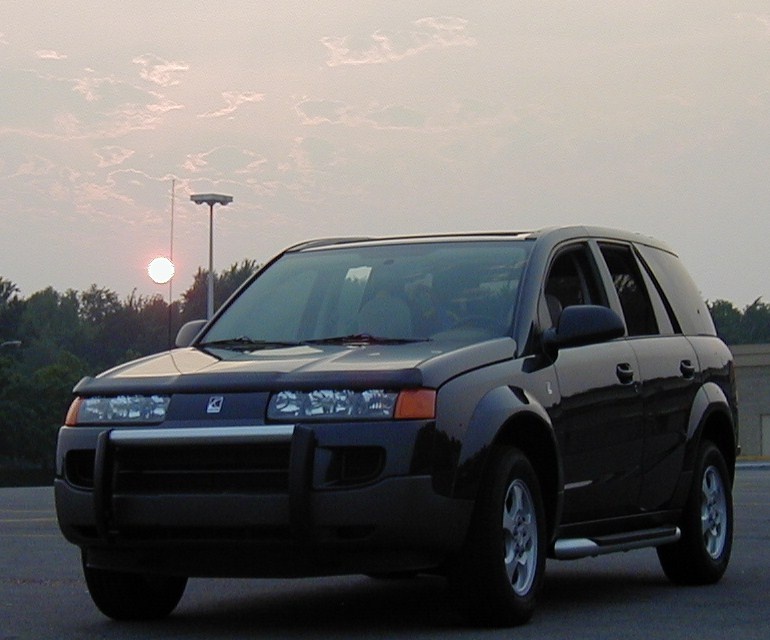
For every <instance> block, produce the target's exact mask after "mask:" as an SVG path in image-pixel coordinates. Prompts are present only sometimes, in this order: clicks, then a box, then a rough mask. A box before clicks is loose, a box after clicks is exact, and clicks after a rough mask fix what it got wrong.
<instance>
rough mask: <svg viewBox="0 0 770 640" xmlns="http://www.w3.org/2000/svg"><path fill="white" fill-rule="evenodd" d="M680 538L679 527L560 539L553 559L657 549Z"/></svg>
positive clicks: (570, 558)
mask: <svg viewBox="0 0 770 640" xmlns="http://www.w3.org/2000/svg"><path fill="white" fill-rule="evenodd" d="M681 537H682V532H681V531H680V530H679V527H660V528H658V529H644V530H642V531H630V532H628V533H619V534H614V535H610V536H596V537H595V538H562V539H560V540H557V541H556V542H555V543H554V545H553V557H554V558H557V559H558V560H575V559H576V558H587V557H589V556H601V555H604V554H605V553H615V552H616V551H631V550H632V549H642V548H644V547H657V546H660V545H662V544H670V543H672V542H676V541H677V540H679V538H681Z"/></svg>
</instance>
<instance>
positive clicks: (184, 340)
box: [174, 320, 206, 347]
mask: <svg viewBox="0 0 770 640" xmlns="http://www.w3.org/2000/svg"><path fill="white" fill-rule="evenodd" d="M205 325H206V320H191V321H190V322H185V323H184V324H183V325H182V326H181V328H180V329H179V333H177V334H176V340H175V341H174V344H175V345H176V346H177V347H189V346H190V345H191V344H192V343H193V340H195V337H196V336H197V335H198V334H199V333H200V332H201V329H203V327H204V326H205Z"/></svg>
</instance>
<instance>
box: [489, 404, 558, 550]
mask: <svg viewBox="0 0 770 640" xmlns="http://www.w3.org/2000/svg"><path fill="white" fill-rule="evenodd" d="M495 443H496V444H502V445H508V446H513V447H516V448H518V449H519V450H520V451H522V453H524V455H526V456H527V458H528V459H529V461H530V462H531V463H532V466H533V467H534V469H535V473H537V476H538V480H539V481H540V489H541V492H542V494H543V506H544V508H545V513H546V518H547V532H548V537H549V539H550V537H551V536H552V535H553V532H554V530H555V528H556V522H557V518H558V513H559V509H560V501H559V496H560V484H561V480H560V477H561V474H560V469H559V463H558V458H557V453H556V443H555V441H554V436H553V433H552V431H551V429H550V427H549V426H548V425H546V424H544V423H543V422H542V420H540V419H539V418H537V417H535V416H518V417H516V418H513V419H512V420H510V421H509V422H508V423H507V424H506V425H505V426H504V427H503V428H502V429H500V431H499V432H498V434H497V437H496V438H495Z"/></svg>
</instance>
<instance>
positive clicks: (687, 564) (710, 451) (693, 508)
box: [658, 441, 733, 584]
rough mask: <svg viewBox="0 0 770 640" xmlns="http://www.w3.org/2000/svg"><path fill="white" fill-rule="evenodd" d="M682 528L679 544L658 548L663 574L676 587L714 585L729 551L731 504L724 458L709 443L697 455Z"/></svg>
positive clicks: (723, 569)
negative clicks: (675, 584)
mask: <svg viewBox="0 0 770 640" xmlns="http://www.w3.org/2000/svg"><path fill="white" fill-rule="evenodd" d="M681 526H682V538H681V540H679V542H676V543H674V544H669V545H664V546H662V547H658V558H659V560H660V564H661V566H662V567H663V571H664V573H665V574H666V576H668V578H669V579H670V580H671V581H672V582H676V583H678V584H711V583H713V582H717V581H718V580H719V579H720V578H721V577H722V575H723V574H724V572H725V570H726V569H727V564H728V563H729V561H730V553H731V551H732V543H733V501H732V493H731V485H730V476H729V474H728V470H727V465H726V464H725V460H724V456H722V453H721V452H720V451H719V449H717V447H716V446H715V445H714V444H713V443H711V442H709V441H706V442H704V443H703V444H702V445H701V448H700V451H699V453H698V459H697V461H696V464H695V474H694V476H693V485H692V488H691V489H690V495H689V496H688V499H687V504H686V506H685V509H684V513H683V515H682V525H681Z"/></svg>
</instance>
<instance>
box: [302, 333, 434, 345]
mask: <svg viewBox="0 0 770 640" xmlns="http://www.w3.org/2000/svg"><path fill="white" fill-rule="evenodd" d="M428 341H430V338H384V337H382V336H373V335H370V334H368V333H351V334H350V335H347V336H334V337H330V338H318V339H315V340H305V341H303V343H302V344H343V345H367V344H409V343H412V342H428Z"/></svg>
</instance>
